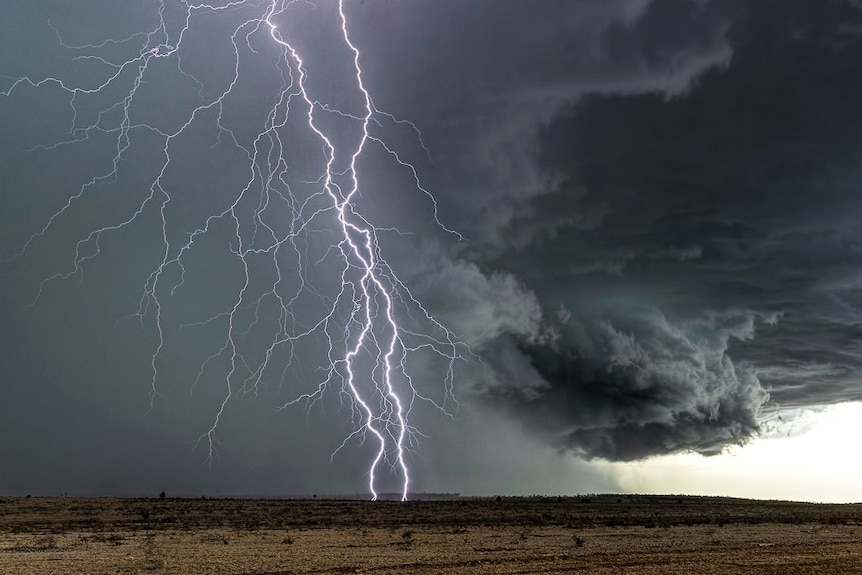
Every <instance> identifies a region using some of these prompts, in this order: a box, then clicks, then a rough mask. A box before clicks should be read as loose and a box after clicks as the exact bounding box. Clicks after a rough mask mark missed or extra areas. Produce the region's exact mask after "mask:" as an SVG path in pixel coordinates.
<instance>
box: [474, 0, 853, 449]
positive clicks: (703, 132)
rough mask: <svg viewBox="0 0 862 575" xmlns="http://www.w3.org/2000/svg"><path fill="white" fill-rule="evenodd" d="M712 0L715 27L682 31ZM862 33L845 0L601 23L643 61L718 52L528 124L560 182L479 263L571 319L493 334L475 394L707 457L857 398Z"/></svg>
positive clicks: (540, 427)
mask: <svg viewBox="0 0 862 575" xmlns="http://www.w3.org/2000/svg"><path fill="white" fill-rule="evenodd" d="M683 5H685V6H687V8H685V9H681V7H682V6H683ZM719 5H720V10H721V16H720V17H719V16H714V19H713V21H720V22H721V23H722V24H721V26H719V28H708V27H706V28H704V27H702V26H701V27H700V28H698V26H697V25H696V24H697V21H696V20H692V19H688V20H685V21H686V22H688V24H689V26H688V27H686V26H681V23H682V21H683V20H684V19H683V20H680V18H681V14H686V10H688V12H687V13H688V14H689V15H690V14H701V15H707V14H709V13H710V11H711V10H719ZM689 18H690V16H689ZM692 28H694V29H696V30H697V32H696V33H692V34H691V35H689V34H688V33H687V32H686V30H691V29H692ZM708 30H713V31H716V30H719V31H720V34H719V35H718V36H716V35H715V34H713V35H710V34H709V33H707V32H708ZM860 30H862V12H860V9H859V7H858V6H857V5H856V4H854V3H850V2H839V1H834V2H825V3H819V2H807V1H795V2H784V1H781V2H751V3H738V4H734V3H729V2H728V3H725V2H711V3H710V2H707V3H703V2H700V3H697V4H696V5H695V3H685V2H661V1H657V2H654V3H652V4H651V6H650V7H649V9H648V10H647V11H646V12H645V13H644V14H643V15H642V16H641V17H640V18H639V19H638V20H637V21H636V22H635V23H634V24H632V25H631V26H628V27H622V26H618V27H612V28H611V29H610V30H609V31H608V33H607V35H606V42H607V46H608V49H609V50H610V53H611V54H617V53H619V54H639V55H640V57H641V58H643V60H644V61H645V62H647V63H650V62H661V61H673V54H674V53H675V52H682V53H686V52H690V51H691V49H701V50H702V49H703V44H702V43H704V42H705V43H707V45H708V42H709V41H712V42H715V38H716V37H721V38H726V39H727V42H728V46H729V49H730V50H731V52H732V55H731V56H730V57H729V58H728V60H727V61H726V62H725V63H722V64H721V65H717V66H713V67H710V68H708V69H706V70H701V72H700V73H699V74H697V75H696V76H694V77H692V78H690V82H688V84H687V85H686V86H685V87H684V89H679V90H658V89H655V90H644V91H643V93H633V92H632V91H619V92H616V93H615V92H614V90H600V91H594V92H593V93H588V94H585V95H580V96H579V97H576V98H572V101H571V102H570V104H569V105H568V106H567V108H566V109H565V110H564V111H562V112H560V113H558V114H556V115H555V116H554V117H553V118H552V119H551V120H550V121H548V122H547V123H546V125H545V126H544V127H543V129H542V130H541V134H540V136H539V138H538V142H539V152H538V154H537V156H538V165H539V166H541V169H540V170H539V173H542V174H544V175H545V176H546V178H547V180H548V181H553V182H555V187H554V188H553V189H551V190H550V191H548V192H547V193H544V194H541V195H537V196H535V197H533V198H531V199H530V201H529V207H530V209H529V211H528V212H526V213H527V214H528V215H527V216H526V217H523V220H524V222H523V225H524V226H525V227H528V228H530V229H533V230H535V234H534V235H532V236H530V238H531V239H530V241H529V242H528V243H527V244H526V245H523V246H522V245H511V244H510V248H509V249H507V250H504V251H503V253H502V254H501V255H500V256H499V257H498V258H496V259H495V260H494V262H495V265H498V266H500V267H502V268H503V269H505V270H508V271H509V272H511V273H513V274H515V275H516V276H518V277H521V278H523V279H524V280H525V281H526V282H527V283H528V284H529V285H530V286H531V287H532V288H533V289H534V290H535V291H536V293H537V294H538V297H539V299H540V301H542V302H543V303H544V304H545V305H546V307H547V308H550V309H553V306H556V305H560V304H562V305H563V306H564V308H565V309H567V310H569V311H568V312H567V313H570V314H571V316H572V317H571V319H570V320H569V322H568V323H567V324H565V325H563V326H562V327H560V328H559V330H558V331H559V337H558V338H557V339H556V340H555V341H554V343H553V344H552V345H523V344H521V345H514V344H506V345H503V348H502V349H504V350H505V353H506V354H508V355H509V359H507V360H506V362H505V365H506V366H507V369H509V371H510V372H511V368H510V366H511V365H512V364H513V363H514V364H518V365H519V366H520V367H519V368H518V369H519V370H520V375H521V377H520V378H517V377H515V378H512V377H507V376H506V375H505V374H504V371H505V370H501V371H500V375H499V378H498V381H497V382H496V385H491V386H489V387H488V389H486V390H485V392H484V393H485V395H486V397H488V398H490V399H491V400H493V401H494V402H496V403H497V404H498V405H503V406H505V409H507V410H509V412H510V413H513V414H515V417H516V418H518V417H520V418H522V419H523V420H524V421H525V422H526V423H527V425H528V427H529V428H531V429H533V430H534V431H535V432H536V433H541V434H544V435H545V436H547V437H548V438H549V440H550V441H554V442H557V444H558V445H561V446H564V447H566V448H569V449H572V450H574V451H576V452H578V453H582V454H584V455H586V456H588V457H605V458H609V459H621V460H628V459H638V458H643V457H647V456H649V455H653V454H657V453H672V452H678V451H686V450H693V451H697V452H701V453H705V454H711V453H717V452H720V451H721V449H722V448H723V447H724V446H726V445H728V444H734V443H742V442H745V441H746V440H747V439H748V438H750V437H752V436H753V435H754V434H756V432H757V431H758V417H759V415H760V414H762V413H764V411H769V410H774V409H777V408H779V407H799V406H810V405H818V404H824V403H833V402H839V401H851V400H859V399H862V385H860V379H859V376H860V369H862V355H860V351H862V349H861V348H860V346H862V282H860V280H862V276H860V272H859V270H860V269H862V267H860V266H862V251H860V248H862V235H860V234H862V226H860V222H859V219H858V218H859V213H860V208H862V194H860V189H859V182H860V181H862V168H860V164H859V158H860V155H862V104H860V102H862V83H860V82H859V78H862V34H860ZM710 39H711V40H710ZM699 41H700V42H701V44H699V43H698V42H699ZM662 44H664V45H665V47H662ZM616 57H617V58H618V59H619V58H622V57H623V56H622V55H617V56H616ZM630 57H633V56H630ZM515 233H517V232H515ZM645 310H646V311H645ZM728 322H730V323H728ZM734 322H736V323H737V324H738V322H742V323H741V324H738V325H734ZM743 326H744V329H742V327H743ZM501 345H502V344H501ZM501 353H503V352H501ZM501 365H502V363H501ZM767 394H768V395H767ZM767 397H768V398H769V399H768V401H767Z"/></svg>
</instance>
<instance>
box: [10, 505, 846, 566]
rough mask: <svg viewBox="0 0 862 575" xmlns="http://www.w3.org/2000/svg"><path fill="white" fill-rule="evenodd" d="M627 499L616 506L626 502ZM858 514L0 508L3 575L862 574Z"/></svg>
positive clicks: (809, 510) (827, 510)
mask: <svg viewBox="0 0 862 575" xmlns="http://www.w3.org/2000/svg"><path fill="white" fill-rule="evenodd" d="M618 501H619V502H618ZM860 523H862V505H808V504H798V503H786V502H759V501H747V500H733V499H715V498H689V497H685V498H675V497H673V498H670V497H625V496H605V497H591V498H590V499H588V500H587V499H583V498H564V499H559V500H558V499H556V498H533V499H505V500H503V501H499V502H498V501H494V500H482V501H468V500H457V501H433V502H431V501H429V502H423V501H413V502H408V503H404V504H402V503H395V502H377V503H371V502H362V501H332V500H328V501H304V500H303V501H285V500H275V501H273V500H248V499H246V500H241V499H226V500H215V499H206V500H204V499H199V500H186V499H180V500H173V499H166V500H157V499H154V500H145V499H59V498H58V499H49V498H45V499H42V498H30V499H23V498H6V499H2V500H0V573H3V574H19V573H20V574H22V575H24V574H26V575H41V574H48V573H76V574H107V573H112V574H115V573H127V574H128V573H158V574H176V575H187V574H198V573H214V574H216V573H218V574H227V573H231V574H252V573H260V574H263V573H268V574H288V573H361V572H375V573H381V574H385V573H396V572H397V573H410V572H422V573H429V574H430V573H459V574H460V573H489V574H490V573H569V572H579V573H615V574H619V573H638V574H642V573H647V574H649V573H656V574H658V573H661V574H673V573H720V574H721V575H727V574H729V573H751V574H755V575H757V574H767V573H775V574H778V573H781V574H784V573H825V574H830V573H836V574H837V573H842V574H843V573H862V525H860Z"/></svg>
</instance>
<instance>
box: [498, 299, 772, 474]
mask: <svg viewBox="0 0 862 575" xmlns="http://www.w3.org/2000/svg"><path fill="white" fill-rule="evenodd" d="M753 325H754V317H753V316H752V315H750V314H741V313H736V314H732V315H722V316H716V315H713V316H712V317H704V318H701V319H699V320H697V321H687V322H683V323H680V324H674V323H671V322H670V321H669V320H668V318H666V317H665V316H664V315H663V314H661V313H660V312H659V311H658V310H656V309H654V308H646V309H639V310H631V311H628V312H627V313H625V314H622V313H614V312H610V313H608V314H602V316H601V317H591V318H573V319H571V320H569V323H568V324H567V325H566V326H565V330H564V332H563V333H562V334H561V335H560V337H559V338H558V339H557V340H556V341H555V342H554V343H553V344H552V345H533V344H519V343H517V342H515V341H514V340H509V341H507V342H505V343H502V344H501V351H505V353H506V354H508V355H509V360H508V362H506V363H507V364H509V365H506V366H505V369H502V370H500V371H499V372H498V374H497V375H498V379H497V381H496V383H494V384H492V385H490V386H488V387H487V388H486V389H485V390H484V391H483V395H484V397H485V398H486V399H489V400H490V401H492V402H493V403H494V404H495V405H497V406H498V407H500V408H501V409H503V410H504V411H505V412H507V413H509V414H510V415H512V416H513V417H515V418H516V419H519V420H521V421H523V422H524V423H525V424H526V425H527V427H528V428H529V429H531V430H533V431H534V432H536V433H539V434H540V435H542V436H545V437H547V438H548V439H549V440H550V441H552V442H553V443H554V444H556V445H558V446H559V447H561V448H565V449H568V450H571V451H573V452H575V453H577V454H579V455H582V456H584V457H587V458H596V457H600V458H605V459H609V460H614V461H629V460H636V459H642V458H645V457H648V456H651V455H657V454H665V453H677V452H681V451H696V452H699V453H702V454H704V455H714V454H717V453H720V452H721V451H722V450H723V449H724V448H725V447H726V446H728V445H732V444H741V443H745V442H746V441H747V440H748V439H750V438H751V437H752V436H753V435H754V434H755V433H757V431H758V428H759V425H758V413H759V411H760V409H761V408H762V406H763V405H764V403H765V402H766V401H767V399H768V394H767V393H766V391H764V389H763V388H762V386H761V385H760V382H759V381H758V378H757V376H756V374H755V372H754V371H753V370H752V369H751V367H750V366H747V365H739V364H734V362H733V361H732V360H731V358H730V357H729V356H728V353H727V351H728V345H729V342H730V341H731V339H736V340H742V339H748V338H750V337H752V336H753ZM512 363H520V369H518V370H512V369H511V364H512ZM513 373H516V374H517V377H511V374H513Z"/></svg>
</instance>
